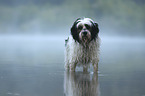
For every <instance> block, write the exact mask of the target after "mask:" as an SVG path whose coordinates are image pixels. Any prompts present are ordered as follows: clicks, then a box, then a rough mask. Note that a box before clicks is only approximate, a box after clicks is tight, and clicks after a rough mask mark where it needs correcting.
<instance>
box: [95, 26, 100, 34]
mask: <svg viewBox="0 0 145 96" xmlns="http://www.w3.org/2000/svg"><path fill="white" fill-rule="evenodd" d="M94 28H95V29H94V30H95V31H96V32H97V34H98V33H99V26H98V23H94Z"/></svg>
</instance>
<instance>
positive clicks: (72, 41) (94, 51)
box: [65, 18, 100, 72]
mask: <svg viewBox="0 0 145 96" xmlns="http://www.w3.org/2000/svg"><path fill="white" fill-rule="evenodd" d="M98 34H99V28H98V24H97V23H96V22H94V21H93V20H92V19H90V18H83V19H81V18H78V19H77V20H76V21H75V22H74V23H73V26H72V27H71V35H70V36H69V37H68V38H67V39H66V40H65V68H66V69H68V70H70V71H75V69H76V66H82V67H83V71H87V70H88V68H89V66H90V64H92V65H93V68H94V70H93V71H94V72H97V71H98V62H99V47H100V38H99V36H98Z"/></svg>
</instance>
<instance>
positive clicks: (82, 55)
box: [76, 46, 93, 63]
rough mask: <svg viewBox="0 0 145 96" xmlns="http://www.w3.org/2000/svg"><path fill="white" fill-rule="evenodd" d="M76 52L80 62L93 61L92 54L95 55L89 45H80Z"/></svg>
mask: <svg viewBox="0 0 145 96" xmlns="http://www.w3.org/2000/svg"><path fill="white" fill-rule="evenodd" d="M76 54H77V60H78V61H79V62H80V63H89V62H91V59H92V55H93V54H92V52H91V50H90V48H89V47H82V46H79V48H77V52H76Z"/></svg>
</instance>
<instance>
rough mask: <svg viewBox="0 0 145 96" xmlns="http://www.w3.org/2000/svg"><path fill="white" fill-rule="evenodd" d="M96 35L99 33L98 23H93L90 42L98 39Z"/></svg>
mask: <svg viewBox="0 0 145 96" xmlns="http://www.w3.org/2000/svg"><path fill="white" fill-rule="evenodd" d="M98 33H99V27H98V23H96V22H95V23H93V26H92V40H93V39H96V38H97V37H98Z"/></svg>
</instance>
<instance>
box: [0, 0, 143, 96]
mask: <svg viewBox="0 0 145 96" xmlns="http://www.w3.org/2000/svg"><path fill="white" fill-rule="evenodd" d="M144 9H145V1H144V0H126V1H125V0H108V1H107V0H83V2H82V0H59V1H58V0H21V1H20V0H0V96H145V91H144V89H145V83H144V81H145V76H144V74H145V64H144V63H145V59H144V57H145V49H144V48H145V39H144V36H145V31H144V30H145V27H144V26H145V23H144V22H145V12H144ZM80 17H81V18H84V17H89V18H91V19H93V20H94V21H95V22H97V23H98V25H99V30H100V33H99V36H100V38H101V46H100V61H99V73H93V70H92V69H91V68H90V70H89V72H87V73H84V72H82V70H81V68H80V69H79V71H76V72H67V71H66V70H65V69H64V50H65V44H64V43H65V39H66V38H67V37H68V36H69V35H70V28H71V26H72V24H73V22H74V21H75V20H76V19H77V18H80Z"/></svg>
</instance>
